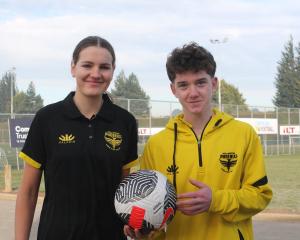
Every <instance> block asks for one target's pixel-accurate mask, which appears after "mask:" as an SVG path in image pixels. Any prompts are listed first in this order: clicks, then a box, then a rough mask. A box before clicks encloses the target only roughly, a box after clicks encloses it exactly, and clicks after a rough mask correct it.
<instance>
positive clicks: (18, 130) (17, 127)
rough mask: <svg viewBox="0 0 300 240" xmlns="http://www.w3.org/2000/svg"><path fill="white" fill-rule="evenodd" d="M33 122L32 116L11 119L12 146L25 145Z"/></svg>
mask: <svg viewBox="0 0 300 240" xmlns="http://www.w3.org/2000/svg"><path fill="white" fill-rule="evenodd" d="M31 122H32V119H31V118H16V119H9V136H10V146H11V147H15V148H21V147H23V145H24V143H25V140H26V138H27V135H28V132H29V128H30V124H31Z"/></svg>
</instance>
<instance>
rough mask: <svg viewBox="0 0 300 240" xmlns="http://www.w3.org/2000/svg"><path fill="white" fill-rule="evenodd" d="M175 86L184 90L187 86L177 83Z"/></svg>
mask: <svg viewBox="0 0 300 240" xmlns="http://www.w3.org/2000/svg"><path fill="white" fill-rule="evenodd" d="M177 86H178V87H179V88H185V87H186V86H187V84H186V83H178V84H177Z"/></svg>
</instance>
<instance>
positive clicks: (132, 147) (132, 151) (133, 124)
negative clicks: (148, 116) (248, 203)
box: [124, 115, 138, 165]
mask: <svg viewBox="0 0 300 240" xmlns="http://www.w3.org/2000/svg"><path fill="white" fill-rule="evenodd" d="M131 117H132V118H131V119H130V124H129V134H128V136H129V139H128V153H127V158H126V160H125V161H126V162H125V163H124V165H125V164H127V163H130V162H132V161H134V160H136V159H137V157H138V155H137V142H138V131H137V120H136V119H135V118H134V117H133V116H132V115H131Z"/></svg>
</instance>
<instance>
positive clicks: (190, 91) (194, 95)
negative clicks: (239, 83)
mask: <svg viewBox="0 0 300 240" xmlns="http://www.w3.org/2000/svg"><path fill="white" fill-rule="evenodd" d="M217 87H218V80H217V78H215V77H211V76H210V75H209V74H207V73H206V71H202V70H201V71H199V72H192V71H188V72H184V73H176V77H175V79H174V82H173V83H171V89H172V92H173V94H174V96H175V97H176V98H178V100H179V102H180V103H181V105H182V108H183V113H184V115H188V114H196V115H197V114H202V113H205V112H207V111H210V108H211V99H212V95H213V93H214V92H215V91H216V90H217Z"/></svg>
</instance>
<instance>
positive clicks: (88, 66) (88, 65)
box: [82, 64, 91, 68]
mask: <svg viewBox="0 0 300 240" xmlns="http://www.w3.org/2000/svg"><path fill="white" fill-rule="evenodd" d="M82 67H84V68H90V67H91V65H90V64H83V65H82Z"/></svg>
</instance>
